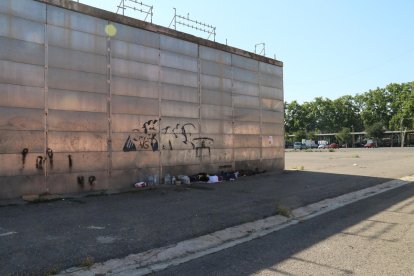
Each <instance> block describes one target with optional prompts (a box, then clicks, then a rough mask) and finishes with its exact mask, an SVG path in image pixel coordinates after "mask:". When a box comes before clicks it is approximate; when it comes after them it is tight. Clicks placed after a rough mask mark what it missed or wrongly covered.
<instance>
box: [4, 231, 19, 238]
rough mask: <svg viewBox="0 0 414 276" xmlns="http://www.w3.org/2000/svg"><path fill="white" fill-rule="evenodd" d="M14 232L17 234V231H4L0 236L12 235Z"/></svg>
mask: <svg viewBox="0 0 414 276" xmlns="http://www.w3.org/2000/svg"><path fill="white" fill-rule="evenodd" d="M14 234H17V232H14V231H11V232H6V233H1V234H0V237H6V236H10V235H14Z"/></svg>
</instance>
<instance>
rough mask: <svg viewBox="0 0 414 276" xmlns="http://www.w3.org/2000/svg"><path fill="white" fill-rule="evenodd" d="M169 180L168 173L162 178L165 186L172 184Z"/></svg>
mask: <svg viewBox="0 0 414 276" xmlns="http://www.w3.org/2000/svg"><path fill="white" fill-rule="evenodd" d="M171 180H172V178H171V175H170V174H169V173H167V174H166V175H165V176H164V184H165V185H171V184H172V181H171Z"/></svg>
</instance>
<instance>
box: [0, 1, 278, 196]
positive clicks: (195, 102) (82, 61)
mask: <svg viewBox="0 0 414 276" xmlns="http://www.w3.org/2000/svg"><path fill="white" fill-rule="evenodd" d="M28 7H30V9H31V10H32V11H33V12H28V11H27V10H28ZM109 23H111V22H108V21H106V20H102V19H99V18H96V17H92V16H88V15H85V14H81V13H77V12H74V11H70V10H66V9H62V8H58V7H55V6H50V5H45V4H41V3H38V2H36V1H32V0H20V1H12V0H4V1H0V24H1V26H2V27H1V28H0V43H1V45H2V47H0V67H1V71H0V72H1V73H0V131H1V133H0V198H12V197H17V196H21V195H25V194H40V193H45V192H49V193H72V192H80V191H86V190H91V189H96V190H101V189H118V188H127V187H130V186H131V185H132V184H133V183H134V182H136V181H140V180H145V179H146V178H148V177H149V176H156V178H158V179H163V177H164V175H165V174H167V173H168V174H174V175H179V174H187V175H189V174H194V173H198V172H208V173H214V172H218V171H222V170H236V169H252V170H254V169H256V168H258V169H278V170H283V168H284V150H283V148H284V141H283V83H282V79H283V75H282V68H281V67H278V66H275V65H270V64H267V63H264V62H259V61H257V60H255V59H251V58H247V57H242V56H239V55H236V54H232V53H228V52H225V51H221V50H217V49H214V48H210V47H206V46H201V45H198V44H195V43H191V42H188V41H185V40H182V39H179V38H175V37H170V36H166V35H163V34H159V33H155V32H150V31H147V30H143V29H139V28H134V27H131V26H126V25H122V24H118V23H112V24H114V25H115V27H116V30H117V32H116V35H115V36H113V37H108V36H107V35H106V34H105V31H104V30H105V26H107V24H109ZM3 26H5V27H3ZM26 151H27V153H26ZM160 182H162V181H160Z"/></svg>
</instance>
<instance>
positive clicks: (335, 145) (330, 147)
mask: <svg viewBox="0 0 414 276" xmlns="http://www.w3.org/2000/svg"><path fill="white" fill-rule="evenodd" d="M337 148H339V147H338V144H337V143H332V144H330V145H329V146H328V149H337Z"/></svg>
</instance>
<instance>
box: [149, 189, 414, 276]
mask: <svg viewBox="0 0 414 276" xmlns="http://www.w3.org/2000/svg"><path fill="white" fill-rule="evenodd" d="M413 264H414V184H409V185H408V186H404V187H401V188H398V189H395V190H392V191H388V192H386V193H384V194H381V195H378V196H375V197H372V198H369V199H365V200H362V201H359V202H356V203H354V204H351V205H348V206H345V207H342V208H340V209H337V210H335V211H332V212H329V213H326V214H324V215H321V216H319V217H316V218H313V219H310V220H308V221H305V222H303V223H300V224H296V225H293V226H290V227H288V228H285V229H283V230H281V231H278V232H275V233H272V234H270V235H268V236H265V237H262V238H260V239H256V240H252V241H250V242H248V243H244V244H242V245H239V246H236V247H233V248H230V249H226V250H224V251H221V252H218V253H215V254H211V255H208V256H205V257H202V258H199V259H196V260H194V261H191V262H188V263H185V264H182V265H180V266H176V267H172V268H169V269H167V270H164V271H161V272H159V273H155V274H154V275H157V276H162V275H350V274H354V275H414V265H413Z"/></svg>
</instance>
